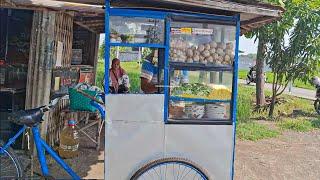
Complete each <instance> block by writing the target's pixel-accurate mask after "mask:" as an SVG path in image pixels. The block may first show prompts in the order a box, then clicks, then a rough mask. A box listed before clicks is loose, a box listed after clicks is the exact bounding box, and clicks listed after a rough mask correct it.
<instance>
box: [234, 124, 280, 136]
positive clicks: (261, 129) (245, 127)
mask: <svg viewBox="0 0 320 180" xmlns="http://www.w3.org/2000/svg"><path fill="white" fill-rule="evenodd" d="M279 134H280V132H279V131H277V130H272V129H270V128H269V127H267V126H266V125H262V124H259V123H256V122H247V123H239V124H238V125H237V138H239V139H242V140H250V141H257V140H260V139H266V138H273V137H277V136H278V135H279Z"/></svg>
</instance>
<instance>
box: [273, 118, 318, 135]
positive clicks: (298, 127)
mask: <svg viewBox="0 0 320 180" xmlns="http://www.w3.org/2000/svg"><path fill="white" fill-rule="evenodd" d="M278 126H279V127H280V128H281V129H289V130H294V131H298V132H307V131H310V130H311V129H312V128H313V127H312V123H311V121H309V120H305V119H300V118H299V119H286V120H283V121H281V122H279V123H278Z"/></svg>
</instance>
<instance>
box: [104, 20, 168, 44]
mask: <svg viewBox="0 0 320 180" xmlns="http://www.w3.org/2000/svg"><path fill="white" fill-rule="evenodd" d="M110 42H112V43H151V44H163V43H164V20H161V19H152V18H141V17H124V16H111V17H110Z"/></svg>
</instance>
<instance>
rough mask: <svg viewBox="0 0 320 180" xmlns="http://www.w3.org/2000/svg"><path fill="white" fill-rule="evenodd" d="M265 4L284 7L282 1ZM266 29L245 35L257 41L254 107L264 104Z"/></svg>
mask: <svg viewBox="0 0 320 180" xmlns="http://www.w3.org/2000/svg"><path fill="white" fill-rule="evenodd" d="M266 2H269V3H273V4H278V5H281V6H284V4H283V2H282V0H268V1H266ZM267 33H268V27H266V26H263V27H260V28H258V29H256V30H254V31H251V32H249V33H247V34H246V35H245V36H246V37H247V38H253V37H255V42H256V41H258V50H257V58H256V105H257V107H260V106H263V105H264V104H265V94H264V83H265V82H264V79H265V78H264V64H265V58H266V44H267V42H268V36H267Z"/></svg>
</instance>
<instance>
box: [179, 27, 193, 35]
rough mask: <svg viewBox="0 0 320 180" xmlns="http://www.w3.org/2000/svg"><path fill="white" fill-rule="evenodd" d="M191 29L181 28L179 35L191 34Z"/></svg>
mask: <svg viewBox="0 0 320 180" xmlns="http://www.w3.org/2000/svg"><path fill="white" fill-rule="evenodd" d="M191 32H192V29H191V28H181V34H191Z"/></svg>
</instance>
